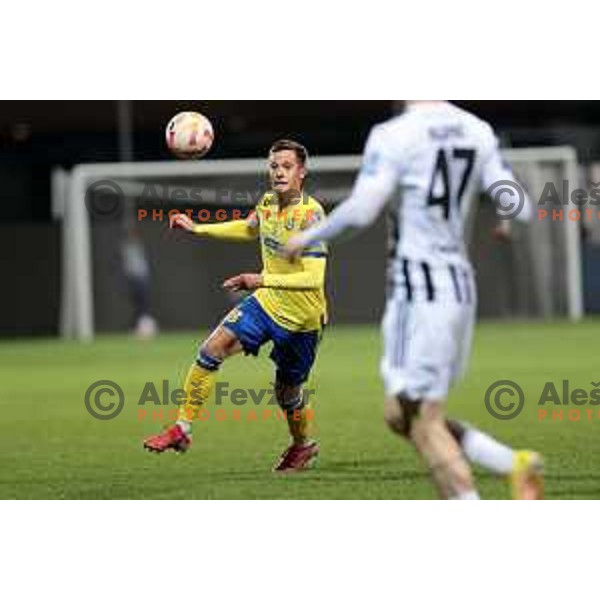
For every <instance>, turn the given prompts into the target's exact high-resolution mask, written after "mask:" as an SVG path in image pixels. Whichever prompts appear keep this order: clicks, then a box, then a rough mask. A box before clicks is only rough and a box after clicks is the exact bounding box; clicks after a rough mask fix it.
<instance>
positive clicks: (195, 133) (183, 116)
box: [165, 112, 215, 158]
mask: <svg viewBox="0 0 600 600" xmlns="http://www.w3.org/2000/svg"><path fill="white" fill-rule="evenodd" d="M165 134H166V139H167V147H168V148H169V150H170V151H171V152H172V153H173V154H174V155H175V156H177V157H178V158H200V157H201V156H204V155H205V154H206V153H207V152H208V151H209V150H210V147H211V146H212V143H213V140H214V139H215V134H214V131H213V127H212V124H211V122H210V121H209V120H208V119H207V118H206V117H205V116H204V115H202V114H200V113H198V112H180V113H177V114H176V115H175V116H174V117H173V118H172V119H171V120H170V121H169V124H168V125H167V130H166V132H165Z"/></svg>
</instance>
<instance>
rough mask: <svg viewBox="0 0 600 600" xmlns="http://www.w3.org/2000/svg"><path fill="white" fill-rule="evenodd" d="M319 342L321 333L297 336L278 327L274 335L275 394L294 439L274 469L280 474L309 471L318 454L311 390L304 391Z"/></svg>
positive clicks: (303, 333) (307, 333) (304, 333)
mask: <svg viewBox="0 0 600 600" xmlns="http://www.w3.org/2000/svg"><path fill="white" fill-rule="evenodd" d="M319 339H320V333H319V332H316V331H314V332H302V333H295V332H288V331H285V330H283V329H281V328H279V327H276V328H275V329H274V331H273V351H272V352H271V359H272V360H273V361H274V362H275V364H276V365H277V372H276V376H275V393H276V398H277V403H278V404H279V406H280V408H281V409H282V410H283V411H284V412H285V415H286V420H287V425H288V429H289V432H290V437H291V438H292V441H291V444H290V446H289V447H288V448H287V450H286V451H285V452H284V453H283V454H282V455H281V457H280V458H279V460H278V462H277V464H276V465H275V467H274V470H275V471H278V472H289V471H300V470H303V469H306V468H309V467H310V466H311V465H312V463H313V462H314V460H315V459H316V457H317V455H318V454H319V445H318V443H317V442H316V440H314V439H311V436H310V433H311V431H310V429H311V424H312V422H313V420H314V411H313V410H312V408H311V406H310V403H309V398H310V390H309V391H308V392H305V391H304V390H303V384H304V382H305V381H306V380H307V379H308V375H309V373H310V370H311V368H312V365H313V364H314V361H315V358H316V352H317V346H318V343H319Z"/></svg>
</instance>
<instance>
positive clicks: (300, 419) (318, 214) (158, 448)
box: [144, 140, 327, 471]
mask: <svg viewBox="0 0 600 600" xmlns="http://www.w3.org/2000/svg"><path fill="white" fill-rule="evenodd" d="M306 162H307V152H306V149H305V148H304V146H302V145H300V144H298V143H297V142H294V141H291V140H280V141H278V142H276V143H275V144H273V146H272V147H271V149H270V151H269V176H270V183H271V189H272V191H271V192H268V193H266V194H264V196H263V198H262V199H261V201H260V202H259V203H258V205H257V206H256V209H255V211H253V212H252V213H251V214H250V216H248V217H247V218H246V219H244V220H235V221H229V222H226V223H215V224H205V225H201V224H197V223H194V222H193V221H192V220H191V219H190V218H189V217H187V216H186V215H183V214H178V215H175V216H174V217H173V219H172V220H171V226H172V227H178V228H181V229H184V230H185V231H188V232H190V233H192V234H194V235H199V236H204V237H210V238H220V239H228V240H232V241H252V240H257V239H259V240H260V244H261V252H262V261H263V270H262V272H261V273H243V274H241V275H237V276H236V277H232V278H231V279H228V280H227V281H225V282H224V284H223V287H225V288H226V289H228V290H232V291H239V290H250V291H253V292H254V293H253V294H251V295H249V296H247V297H246V298H245V299H244V300H243V301H242V302H240V304H238V305H237V306H236V307H235V308H234V309H233V310H232V311H230V312H229V314H228V315H227V316H226V317H225V318H224V319H223V321H222V322H221V324H220V325H219V326H218V327H217V328H216V329H215V330H214V331H213V332H212V333H211V334H210V335H209V336H208V338H207V339H206V340H204V342H203V343H202V344H201V345H200V350H199V352H198V356H197V358H196V360H195V361H194V363H193V364H192V366H191V367H190V369H189V372H188V374H187V377H186V378H185V382H184V390H185V392H186V403H185V405H184V406H182V407H181V408H180V410H179V417H178V420H177V422H176V423H175V424H174V425H172V426H171V427H169V428H167V429H166V430H165V431H164V432H162V433H159V434H158V435H154V436H151V437H149V438H147V439H146V440H145V441H144V447H145V448H146V449H148V450H152V451H155V452H164V451H165V450H175V451H178V452H182V451H185V450H187V448H188V447H189V446H190V444H191V428H192V421H193V420H194V418H195V417H196V416H197V413H198V410H199V408H200V407H201V406H202V404H203V403H204V402H205V401H206V400H207V399H208V397H209V395H210V393H211V390H212V388H213V385H214V381H215V378H216V374H217V371H218V370H219V368H220V367H221V364H222V363H223V361H224V360H225V359H226V358H228V357H230V356H233V355H234V354H237V353H239V352H242V351H243V352H245V353H246V354H254V355H257V354H258V351H259V349H260V347H261V346H262V345H263V344H265V343H266V342H268V341H272V342H273V350H272V352H271V354H270V358H271V359H272V360H273V362H274V363H275V366H276V372H275V395H276V398H277V402H278V404H279V406H280V407H281V408H282V409H283V410H284V411H285V414H286V418H287V423H288V427H289V431H290V434H291V438H292V443H291V445H290V446H289V448H288V449H287V450H286V451H285V452H284V453H283V454H282V455H281V457H280V459H279V461H278V462H277V464H276V465H275V467H274V469H275V470H276V471H298V470H302V469H305V468H307V467H308V466H310V464H311V462H312V461H313V460H314V459H315V458H316V456H317V454H318V452H319V446H318V444H317V442H316V441H315V440H313V439H311V438H310V437H309V432H308V424H309V423H308V421H309V418H310V416H311V415H310V414H307V413H308V410H309V408H308V405H307V402H306V401H305V400H306V399H305V395H304V393H303V389H302V384H303V383H304V382H305V381H306V380H307V378H308V375H309V373H310V370H311V368H312V366H313V363H314V361H315V357H316V353H317V346H318V344H319V340H320V338H321V330H322V328H323V326H324V324H325V321H326V318H327V307H326V299H325V292H324V283H325V267H326V256H327V250H326V247H325V244H323V243H318V244H314V245H311V246H309V247H307V248H305V249H304V251H303V252H302V254H301V255H300V256H299V257H298V258H297V259H296V260H295V261H293V262H290V261H289V260H288V259H287V258H284V257H282V256H281V255H280V251H281V249H282V248H283V247H284V246H285V244H286V242H287V241H288V239H289V238H290V237H291V236H292V235H294V234H296V233H298V232H299V231H300V230H302V229H305V228H307V227H308V226H310V225H312V224H314V223H315V222H316V221H319V220H320V219H322V218H324V215H325V213H324V211H323V208H322V207H321V205H320V204H319V203H318V202H317V201H316V200H315V199H314V198H311V197H310V196H308V195H305V194H304V193H303V183H304V179H305V177H306V174H307V165H306Z"/></svg>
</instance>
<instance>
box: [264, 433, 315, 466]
mask: <svg viewBox="0 0 600 600" xmlns="http://www.w3.org/2000/svg"><path fill="white" fill-rule="evenodd" d="M318 454H319V444H317V442H315V441H314V440H311V441H309V442H306V443H305V444H292V445H291V446H290V447H289V448H288V449H287V450H286V451H285V452H284V453H283V454H282V455H281V457H280V458H279V461H278V462H277V464H276V465H275V466H274V467H273V471H276V472H277V473H291V472H296V471H304V470H305V469H309V468H310V467H311V466H312V463H313V462H314V461H315V459H316V458H317V456H318Z"/></svg>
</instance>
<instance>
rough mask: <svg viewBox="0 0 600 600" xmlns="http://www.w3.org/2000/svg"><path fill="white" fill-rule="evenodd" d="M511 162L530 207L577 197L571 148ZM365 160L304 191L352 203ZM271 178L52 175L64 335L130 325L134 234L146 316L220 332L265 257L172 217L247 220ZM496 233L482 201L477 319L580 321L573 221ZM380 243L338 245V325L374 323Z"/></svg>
mask: <svg viewBox="0 0 600 600" xmlns="http://www.w3.org/2000/svg"><path fill="white" fill-rule="evenodd" d="M505 158H506V159H507V160H508V162H509V163H511V165H512V166H513V168H514V170H515V173H516V175H517V177H518V179H519V181H520V182H521V183H522V184H523V185H524V187H525V188H526V189H527V190H528V192H529V195H530V196H531V198H532V199H533V200H534V201H537V199H538V198H539V197H540V196H541V194H542V191H543V190H544V187H545V186H546V184H547V183H548V182H551V183H553V184H554V186H555V188H556V190H557V192H558V193H559V195H560V194H563V192H564V186H563V181H569V182H570V186H571V189H574V188H575V187H577V177H578V166H577V157H576V154H575V151H574V150H573V149H572V148H569V147H552V148H527V149H511V150H506V151H505ZM360 160H361V159H360V156H329V157H318V158H313V159H311V161H310V165H309V168H310V176H309V182H308V184H307V186H308V189H309V192H311V193H313V194H314V195H315V196H316V197H317V198H319V199H320V200H322V201H323V203H324V205H325V208H326V210H329V209H330V208H331V207H333V206H334V205H335V204H336V203H338V202H340V201H341V200H343V199H344V198H345V197H347V195H348V193H349V191H350V188H351V185H352V183H353V181H354V178H355V176H356V173H357V171H358V168H359V166H360ZM264 171H265V163H264V160H262V159H256V160H255V159H242V160H201V161H192V162H185V161H166V162H148V163H144V162H139V163H115V164H112V163H103V164H84V165H78V166H76V167H74V168H73V169H72V171H71V172H69V173H66V172H58V171H57V172H56V174H55V178H54V184H53V195H54V198H53V206H54V210H55V211H56V213H57V214H59V215H60V216H61V217H62V223H63V274H62V300H61V323H60V331H61V334H62V335H63V336H67V337H75V338H78V339H81V340H89V339H92V338H93V337H94V334H95V333H96V332H103V331H122V330H125V329H127V327H128V326H129V325H130V320H131V307H130V305H129V303H128V299H127V293H126V290H125V284H124V277H123V272H124V269H123V261H124V259H123V257H124V248H126V247H127V245H128V244H131V232H132V231H133V232H134V234H135V238H136V241H135V244H136V247H137V248H138V250H140V249H141V250H140V251H141V252H142V253H143V255H144V256H143V258H144V260H142V261H141V262H142V263H145V264H146V265H147V267H148V270H149V281H150V287H151V293H150V297H151V307H150V310H151V312H152V314H153V316H154V317H155V318H156V319H157V320H158V322H159V323H160V325H161V327H162V328H164V329H184V328H185V329H190V328H195V327H204V326H209V325H211V324H214V319H215V318H216V317H215V315H217V316H218V315H222V314H223V312H224V311H225V310H226V309H227V308H228V306H229V305H230V304H231V303H233V302H234V301H235V300H236V298H234V297H230V296H228V295H227V294H226V293H225V292H224V291H223V290H221V289H220V281H222V279H223V278H225V277H227V276H231V275H234V274H237V273H240V272H243V271H245V270H256V269H257V268H258V267H259V264H260V259H259V256H258V248H257V247H256V245H254V248H253V249H251V248H249V246H250V245H246V244H243V245H237V244H224V243H220V242H214V241H210V242H207V241H205V240H196V239H193V238H192V237H191V236H184V235H181V233H180V232H175V231H170V230H169V229H168V212H169V211H170V210H173V209H177V210H180V211H185V210H187V211H191V214H192V216H193V218H194V219H197V220H200V221H206V222H208V221H211V222H212V221H219V220H224V219H228V218H231V217H232V216H233V217H235V216H240V215H243V214H244V213H245V212H248V211H249V210H250V209H251V208H252V207H253V206H254V205H255V204H256V201H257V199H258V198H259V195H260V193H261V191H263V190H264V189H265V186H266V175H265V173H264ZM559 200H562V197H561V198H560V199H559ZM562 208H566V207H565V206H563V207H562ZM536 209H537V206H536ZM536 212H537V211H536ZM565 212H566V211H565ZM494 224H495V212H494V206H493V204H492V203H491V202H486V201H484V200H482V202H481V203H480V206H479V210H478V211H477V214H476V216H475V219H474V226H473V228H472V239H471V253H472V257H473V260H474V263H475V265H476V267H477V271H478V282H479V298H480V300H479V311H480V315H481V316H483V317H496V318H503V317H508V318H520V317H529V318H532V317H539V318H560V317H568V318H570V319H579V318H580V317H581V316H582V284H581V264H580V240H579V226H580V224H579V223H577V222H575V221H572V220H569V219H568V218H565V219H563V220H557V219H554V220H553V219H552V218H545V219H539V218H537V214H536V215H535V216H534V220H533V223H531V225H528V226H522V227H521V226H516V225H515V226H514V227H513V236H512V239H511V240H510V242H508V243H506V244H504V245H502V244H499V243H498V242H497V241H494V240H493V239H492V237H491V236H490V231H491V229H492V228H493V227H494ZM385 243H386V232H385V219H383V218H382V219H380V220H379V222H378V223H377V224H376V225H375V226H374V227H373V228H372V229H370V230H369V231H367V232H364V233H362V234H360V235H359V236H357V237H356V239H355V240H354V239H353V240H352V241H351V242H349V243H343V244H339V245H336V246H335V249H334V252H333V253H332V260H331V261H330V262H331V265H330V277H329V280H330V285H329V286H328V288H329V289H328V292H329V295H330V297H332V302H331V305H332V313H333V320H334V321H336V322H353V323H357V322H371V323H372V322H376V321H377V320H378V319H379V317H380V314H381V308H382V305H383V301H384V299H383V290H384V285H385V282H384V279H385ZM130 254H131V253H130ZM134 254H135V253H134ZM138 258H139V257H138ZM139 262H140V260H138V263H139Z"/></svg>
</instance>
